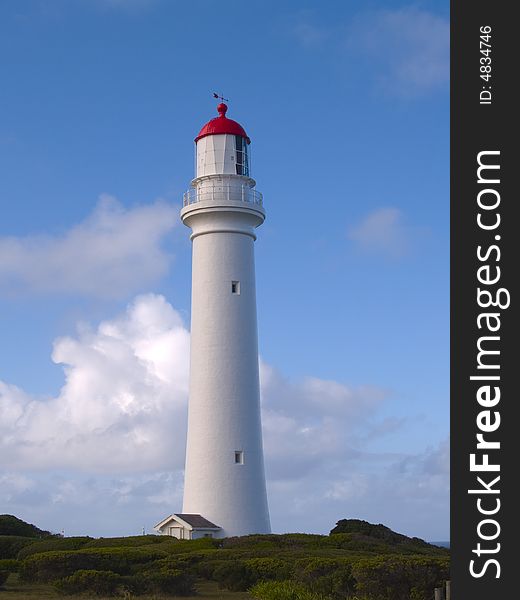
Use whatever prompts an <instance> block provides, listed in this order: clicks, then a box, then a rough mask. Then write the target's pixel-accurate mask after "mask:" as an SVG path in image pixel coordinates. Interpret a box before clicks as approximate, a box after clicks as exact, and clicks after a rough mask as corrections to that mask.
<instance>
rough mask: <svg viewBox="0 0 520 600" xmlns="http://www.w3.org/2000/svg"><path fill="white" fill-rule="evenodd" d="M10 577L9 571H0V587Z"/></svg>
mask: <svg viewBox="0 0 520 600" xmlns="http://www.w3.org/2000/svg"><path fill="white" fill-rule="evenodd" d="M8 577H9V571H0V588H1V587H2V586H3V585H4V583H5V582H6V581H7V578H8Z"/></svg>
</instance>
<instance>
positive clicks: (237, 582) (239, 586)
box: [213, 560, 255, 592]
mask: <svg viewBox="0 0 520 600" xmlns="http://www.w3.org/2000/svg"><path fill="white" fill-rule="evenodd" d="M213 579H214V580H215V581H218V584H219V587H221V588H226V589H228V590H230V591H232V592H245V591H246V590H247V589H248V588H250V587H251V586H252V585H253V584H254V583H255V580H254V577H253V576H252V574H251V571H250V570H249V569H248V568H247V566H246V565H245V564H244V563H243V562H242V561H238V560H234V561H229V562H223V563H221V564H220V565H219V566H217V567H216V568H215V569H214V571H213Z"/></svg>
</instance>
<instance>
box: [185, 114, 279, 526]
mask: <svg viewBox="0 0 520 600" xmlns="http://www.w3.org/2000/svg"><path fill="white" fill-rule="evenodd" d="M217 110H218V112H219V116H218V117H216V118H214V119H212V120H211V121H209V122H208V123H207V124H206V125H204V127H203V128H202V129H201V131H200V133H199V135H198V136H197V137H196V139H195V143H196V177H195V179H193V181H192V182H191V189H190V190H189V191H188V192H186V193H185V194H184V206H183V208H182V210H181V218H182V221H183V223H184V224H185V225H187V226H188V227H190V228H191V230H192V234H191V240H192V243H193V266H192V303H191V371H190V396H189V409H188V438H187V446H186V471H185V481H184V502H183V515H184V516H185V520H188V521H189V520H190V516H191V518H192V520H193V517H192V516H193V515H200V516H201V517H202V518H203V520H207V521H208V522H210V524H214V525H216V526H218V527H220V528H221V529H220V532H219V535H221V536H232V535H247V534H250V533H269V532H270V523H269V510H268V506H267V494H266V487H265V474H264V459H263V449H262V430H261V422H260V392H259V380H258V339H257V321H256V292H255V265H254V241H255V239H256V231H255V229H256V228H257V227H258V226H259V225H261V224H262V223H263V222H264V218H265V212H264V208H263V204H262V195H261V194H260V193H259V192H258V191H256V190H255V181H254V179H251V177H250V175H249V153H248V146H249V144H250V139H249V137H248V136H247V134H246V132H245V131H244V129H243V128H242V126H241V125H239V124H238V123H237V122H236V121H233V120H231V119H228V118H227V117H226V111H227V106H226V105H225V104H219V105H218V107H217ZM180 516H181V517H182V515H180Z"/></svg>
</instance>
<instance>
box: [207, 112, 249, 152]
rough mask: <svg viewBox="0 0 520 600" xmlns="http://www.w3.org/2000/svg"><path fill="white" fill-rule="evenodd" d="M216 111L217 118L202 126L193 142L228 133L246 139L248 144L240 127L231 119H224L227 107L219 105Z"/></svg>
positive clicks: (245, 135)
mask: <svg viewBox="0 0 520 600" xmlns="http://www.w3.org/2000/svg"><path fill="white" fill-rule="evenodd" d="M217 110H218V112H219V116H218V117H215V118H214V119H211V121H208V122H207V123H206V125H204V127H203V128H202V129H201V130H200V131H199V135H198V136H197V137H196V138H195V141H196V142H198V141H199V140H200V138H203V137H206V136H207V135H218V134H221V133H229V134H231V135H240V136H242V137H243V138H246V142H247V143H248V144H250V143H251V140H250V139H249V138H248V136H247V133H246V132H245V131H244V128H243V127H242V125H240V123H237V122H236V121H233V119H228V118H227V117H226V111H227V106H226V105H225V104H224V103H221V104H219V105H218V106H217Z"/></svg>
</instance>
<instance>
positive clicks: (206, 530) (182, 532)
mask: <svg viewBox="0 0 520 600" xmlns="http://www.w3.org/2000/svg"><path fill="white" fill-rule="evenodd" d="M154 529H155V530H156V531H158V532H159V533H160V534H161V535H171V536H172V537H175V538H177V539H178V540H197V539H199V538H204V537H215V538H216V537H221V535H219V534H220V533H221V531H222V528H221V527H219V526H218V525H215V523H212V522H211V521H208V520H207V519H205V518H204V517H202V516H201V515H187V514H178V515H170V516H169V517H166V519H163V520H162V521H161V522H160V523H157V525H156V526H155V527H154Z"/></svg>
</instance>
